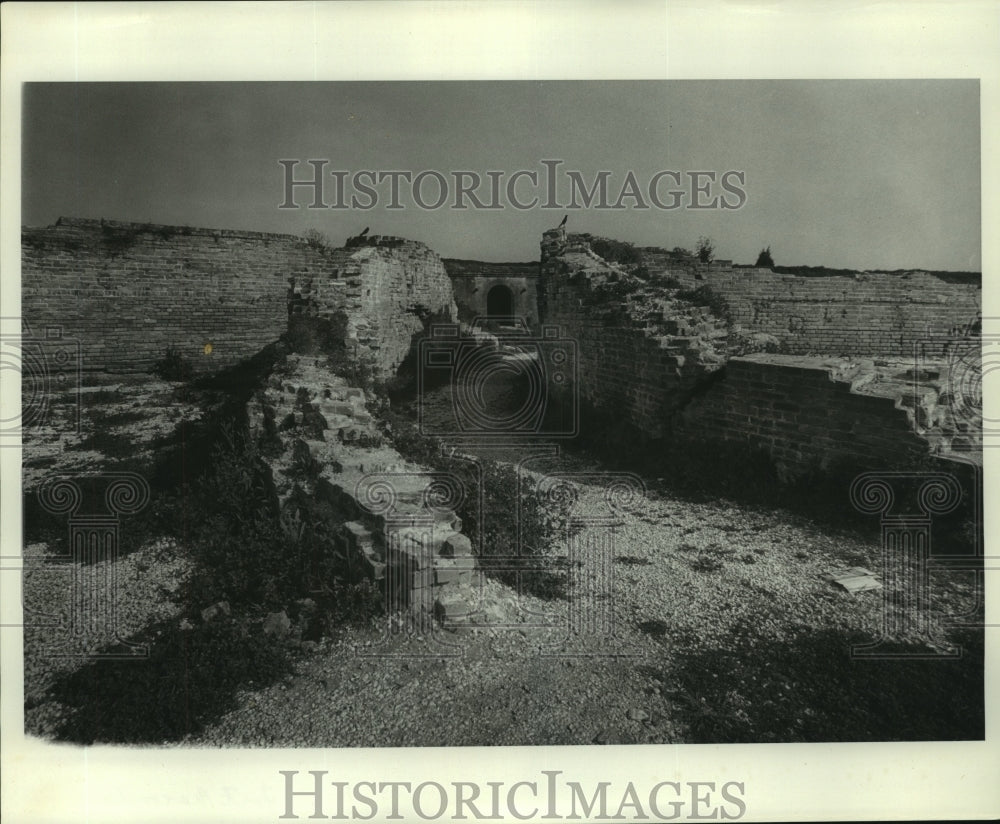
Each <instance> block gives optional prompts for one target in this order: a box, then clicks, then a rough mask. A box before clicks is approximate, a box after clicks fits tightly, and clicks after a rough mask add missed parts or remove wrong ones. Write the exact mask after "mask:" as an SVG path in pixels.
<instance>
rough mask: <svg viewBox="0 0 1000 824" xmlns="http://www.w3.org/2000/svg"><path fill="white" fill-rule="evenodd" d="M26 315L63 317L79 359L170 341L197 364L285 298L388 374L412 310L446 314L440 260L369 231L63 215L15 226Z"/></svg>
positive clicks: (413, 323) (281, 322) (214, 362)
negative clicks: (326, 317) (339, 325)
mask: <svg viewBox="0 0 1000 824" xmlns="http://www.w3.org/2000/svg"><path fill="white" fill-rule="evenodd" d="M21 244H22V245H21V249H22V275H21V283H22V291H21V307H22V308H21V313H22V317H23V318H24V320H25V322H26V324H27V325H28V326H29V328H30V330H31V333H32V334H33V335H35V336H42V335H44V334H45V332H46V330H47V329H48V328H49V327H60V328H61V329H62V334H63V337H64V338H69V339H74V340H77V341H79V342H80V346H81V352H82V367H83V369H84V370H108V371H113V372H133V371H146V370H149V369H150V368H151V367H152V365H153V364H154V363H155V362H156V361H157V360H159V359H160V358H162V357H163V355H164V353H165V352H166V350H167V348H168V347H172V348H174V349H176V350H177V351H178V352H179V353H180V354H181V355H182V356H184V357H185V358H186V359H187V360H188V361H190V362H191V363H192V364H193V365H194V367H195V368H196V369H198V370H199V371H211V370H214V369H219V368H222V367H225V366H229V365H232V364H235V363H237V362H239V361H240V360H243V359H245V358H247V357H250V356H252V355H254V354H256V353H257V352H259V351H260V350H261V349H262V348H263V347H264V346H266V345H267V344H268V343H271V342H273V341H275V340H277V338H278V337H279V336H280V335H281V334H282V333H283V332H284V331H285V329H286V328H287V323H288V310H289V297H290V288H291V294H292V295H293V296H295V297H297V300H295V301H294V305H295V306H296V307H298V308H302V306H303V305H309V306H311V307H312V308H313V309H314V310H316V311H321V312H323V313H327V314H333V313H334V312H338V311H342V312H344V313H345V314H346V315H347V316H348V319H349V321H350V328H351V330H352V332H353V333H354V334H355V335H356V338H357V340H358V346H359V350H360V351H362V352H365V353H366V354H367V356H368V357H370V358H371V359H372V361H373V362H374V364H375V366H376V371H377V372H380V373H385V372H387V371H390V370H391V369H393V368H394V367H395V366H396V365H397V364H398V363H399V362H400V361H401V360H402V359H403V357H405V354H406V351H408V348H409V342H410V340H409V339H410V335H411V334H412V331H413V330H414V329H418V328H420V320H419V316H420V315H419V312H418V309H420V307H423V306H426V307H427V308H428V309H430V310H431V311H444V312H445V313H448V312H453V304H452V297H451V285H450V281H449V280H448V277H447V275H446V273H445V271H444V266H443V265H442V264H441V261H440V258H438V257H437V255H435V254H434V253H433V252H431V251H430V250H429V249H427V247H425V246H423V245H422V244H418V243H412V242H409V241H403V240H400V239H395V238H385V239H382V238H372V239H365V240H363V241H361V242H358V243H355V245H354V246H353V247H350V248H346V249H327V248H324V247H321V246H318V245H316V244H310V243H308V242H306V241H305V240H304V239H302V238H300V237H296V236H294V235H279V234H265V233H260V232H242V231H231V230H212V229H201V228H191V227H177V226H154V225H148V224H131V223H114V222H103V221H96V220H79V219H66V218H61V219H60V220H59V221H58V223H56V224H55V225H54V226H49V227H44V228H25V229H23V231H22V240H21ZM303 294H305V298H306V300H305V301H303Z"/></svg>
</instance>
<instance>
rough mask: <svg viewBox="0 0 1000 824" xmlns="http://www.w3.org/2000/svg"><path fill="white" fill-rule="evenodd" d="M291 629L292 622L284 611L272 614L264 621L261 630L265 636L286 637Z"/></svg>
mask: <svg viewBox="0 0 1000 824" xmlns="http://www.w3.org/2000/svg"><path fill="white" fill-rule="evenodd" d="M291 628H292V622H291V621H290V620H289V618H288V615H287V614H286V613H285V611H284V610H282V611H281V612H272V613H271V614H270V615H268V616H267V618H265V619H264V627H263V629H264V634H265V635H279V636H281V635H288V633H289V631H290V630H291Z"/></svg>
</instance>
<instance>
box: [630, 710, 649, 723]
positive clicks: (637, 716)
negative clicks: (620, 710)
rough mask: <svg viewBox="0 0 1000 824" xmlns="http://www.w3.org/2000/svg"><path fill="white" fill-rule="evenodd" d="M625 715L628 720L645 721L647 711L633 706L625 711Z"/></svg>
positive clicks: (647, 715) (647, 716) (647, 714)
mask: <svg viewBox="0 0 1000 824" xmlns="http://www.w3.org/2000/svg"><path fill="white" fill-rule="evenodd" d="M625 717H626V718H628V720H629V721H645V720H646V719H647V718H649V713H648V712H646V711H645V710H641V709H639V708H638V707H633V708H632V709H630V710H629V711H628V712H626V713H625Z"/></svg>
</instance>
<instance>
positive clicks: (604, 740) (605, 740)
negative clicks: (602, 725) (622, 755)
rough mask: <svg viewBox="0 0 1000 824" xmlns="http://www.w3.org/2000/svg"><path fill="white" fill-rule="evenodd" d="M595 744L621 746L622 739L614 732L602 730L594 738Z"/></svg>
mask: <svg viewBox="0 0 1000 824" xmlns="http://www.w3.org/2000/svg"><path fill="white" fill-rule="evenodd" d="M593 743H595V744H621V743H622V738H621V736H620V735H618V733H616V732H614V731H612V730H601V731H600V732H599V733H597V735H595V736H594V740H593Z"/></svg>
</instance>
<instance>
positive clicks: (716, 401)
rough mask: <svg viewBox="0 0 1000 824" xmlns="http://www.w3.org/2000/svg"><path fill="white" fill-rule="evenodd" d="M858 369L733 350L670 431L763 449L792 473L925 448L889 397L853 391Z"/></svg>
mask: <svg viewBox="0 0 1000 824" xmlns="http://www.w3.org/2000/svg"><path fill="white" fill-rule="evenodd" d="M856 369H857V367H856V366H855V367H853V368H852V367H850V366H847V367H846V368H845V367H843V366H842V365H840V364H837V363H831V362H829V359H826V360H825V359H823V358H808V357H800V356H794V355H774V354H755V355H747V356H744V357H736V358H730V359H729V362H728V363H727V364H726V367H725V372H724V374H723V375H722V376H721V380H718V381H717V382H715V383H714V384H713V385H712V386H711V388H710V389H708V391H707V392H705V393H704V394H703V395H701V396H699V397H697V398H695V399H694V400H693V401H692V402H691V403H690V404H688V405H687V406H686V407H685V408H684V410H683V411H682V412H681V413H680V414H679V415H678V416H677V419H676V420H675V421H674V428H675V434H677V435H681V436H683V437H688V438H698V439H702V440H709V441H724V442H729V443H737V444H742V445H744V446H747V447H750V448H752V449H763V450H765V451H767V452H768V453H769V454H770V455H771V457H772V459H773V460H774V461H775V463H776V464H777V466H778V468H779V470H780V471H782V472H783V473H784V474H785V475H786V476H789V477H793V476H795V475H798V474H802V473H804V472H806V471H809V470H817V469H818V470H821V471H822V470H826V469H830V468H831V467H834V466H836V465H838V464H849V465H851V466H856V467H870V468H873V469H874V468H886V467H887V466H893V465H895V464H899V463H906V462H909V461H912V460H914V459H916V458H917V457H919V456H921V455H926V454H927V453H928V443H927V441H926V440H924V439H923V438H921V437H919V436H918V435H917V434H916V433H915V432H914V428H913V424H912V421H911V418H910V415H909V414H908V412H907V410H906V409H904V408H902V407H901V406H900V405H898V402H897V401H896V400H895V399H894V398H891V397H880V396H877V395H866V394H859V393H856V392H854V391H852V382H851V378H852V377H853V376H854V372H855V370H856Z"/></svg>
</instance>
